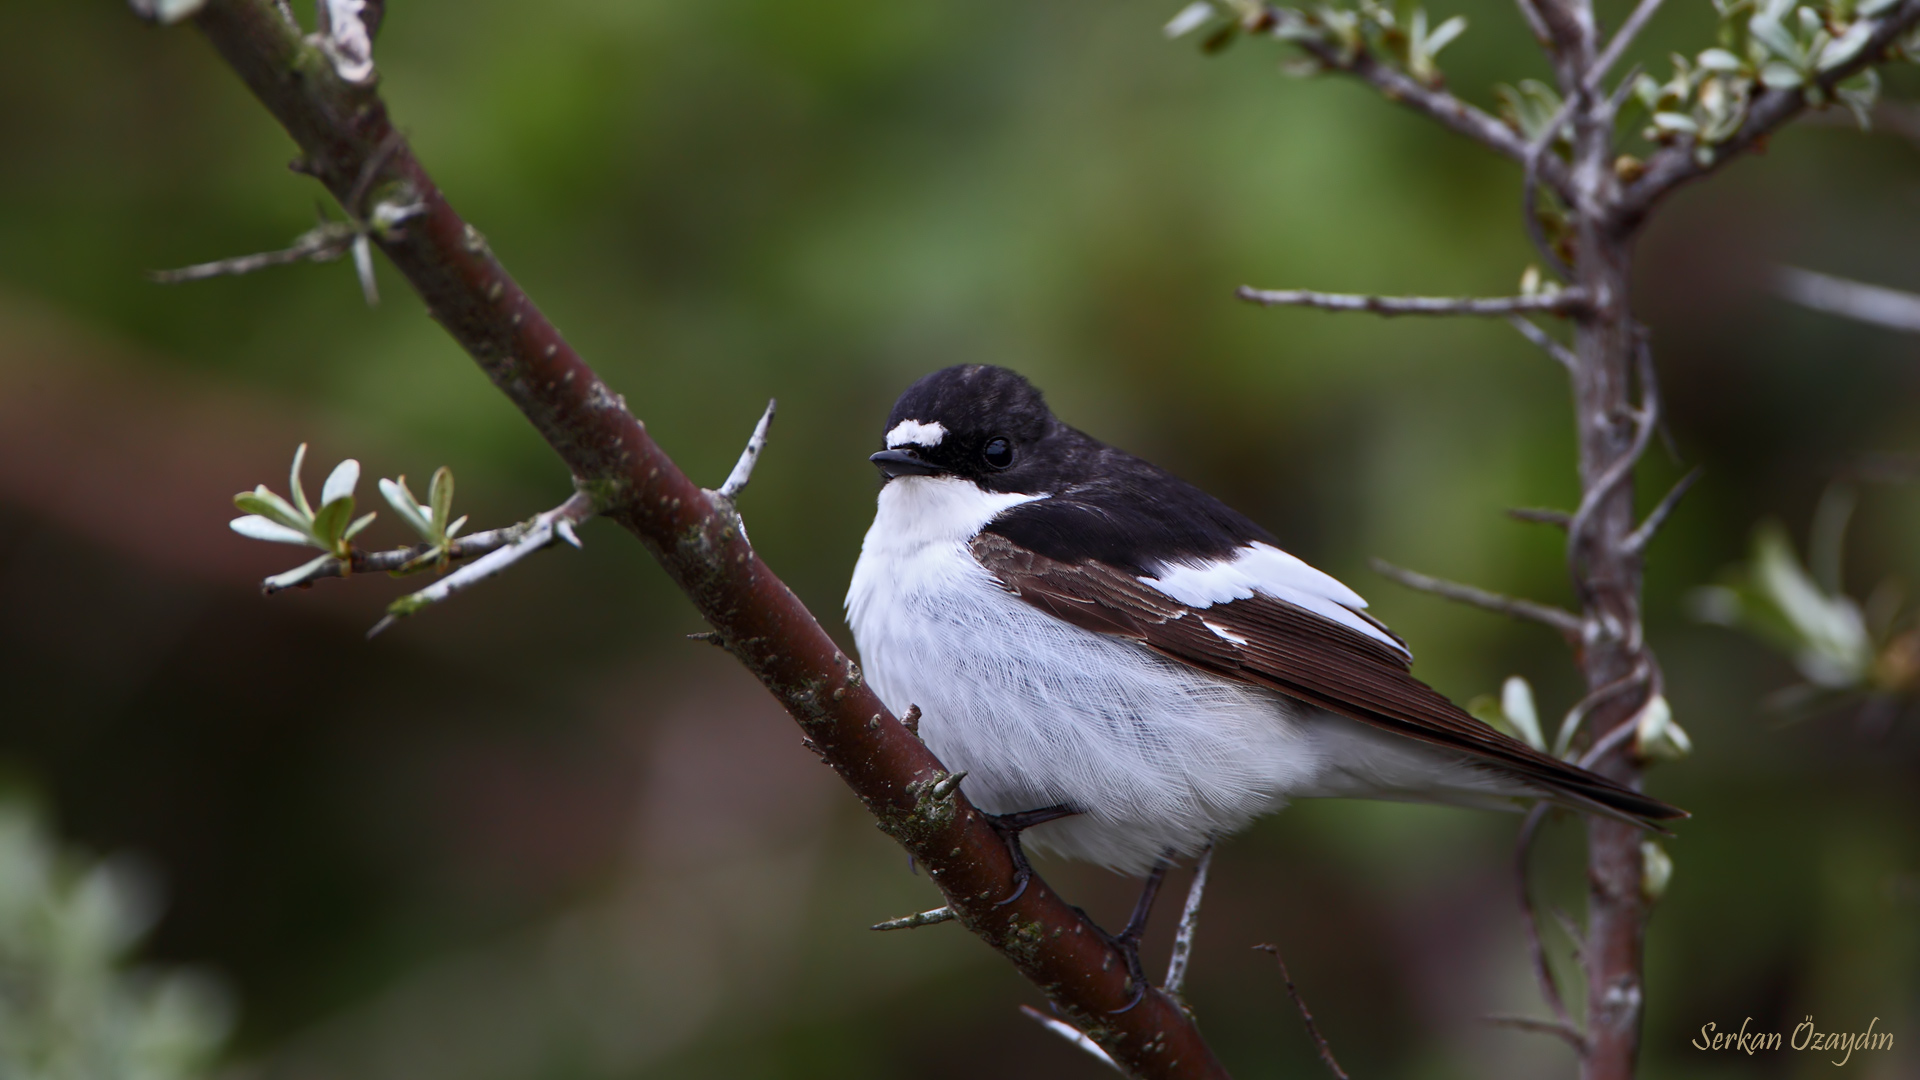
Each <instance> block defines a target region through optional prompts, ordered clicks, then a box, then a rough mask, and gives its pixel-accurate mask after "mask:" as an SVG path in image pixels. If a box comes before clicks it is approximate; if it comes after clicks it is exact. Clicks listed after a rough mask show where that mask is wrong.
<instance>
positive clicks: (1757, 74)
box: [1631, 0, 1920, 160]
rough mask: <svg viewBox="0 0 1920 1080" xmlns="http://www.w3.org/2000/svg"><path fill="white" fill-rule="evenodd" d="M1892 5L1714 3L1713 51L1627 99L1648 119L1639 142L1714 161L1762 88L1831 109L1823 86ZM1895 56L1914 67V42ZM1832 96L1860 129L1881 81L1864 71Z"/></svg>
mask: <svg viewBox="0 0 1920 1080" xmlns="http://www.w3.org/2000/svg"><path fill="white" fill-rule="evenodd" d="M1898 2H1899V0H1859V2H1855V0H1826V2H1824V3H1821V4H1802V3H1797V2H1796V0H1714V8H1715V10H1716V11H1718V12H1719V15H1720V29H1719V44H1718V45H1716V46H1715V47H1713V48H1710V49H1705V50H1703V51H1701V52H1700V53H1698V54H1697V55H1695V56H1694V57H1693V58H1692V59H1689V58H1687V57H1685V56H1681V55H1678V54H1675V55H1674V56H1673V57H1672V64H1673V74H1672V75H1671V76H1670V77H1669V78H1668V79H1666V80H1665V81H1664V82H1663V81H1661V80H1659V79H1656V78H1654V77H1653V76H1651V75H1647V74H1641V75H1639V76H1637V77H1636V78H1635V79H1634V82H1633V97H1632V99H1631V100H1632V102H1633V103H1634V104H1635V105H1637V106H1638V108H1639V110H1641V111H1642V112H1643V113H1644V116H1645V121H1646V126H1645V128H1644V129H1643V131H1642V135H1644V137H1645V138H1646V139H1647V140H1648V141H1650V142H1656V143H1663V142H1671V141H1673V140H1675V139H1678V138H1682V137H1687V138H1691V139H1692V140H1693V142H1694V143H1695V145H1697V146H1699V147H1701V148H1702V151H1703V156H1705V157H1706V158H1707V159H1708V160H1711V155H1712V151H1711V147H1713V146H1715V145H1717V144H1719V143H1722V142H1725V141H1726V140H1727V139H1729V138H1731V137H1732V136H1733V135H1734V133H1735V132H1737V131H1739V130H1740V125H1741V123H1742V121H1744V120H1745V119H1746V111H1747V106H1748V104H1749V103H1750V102H1751V101H1752V99H1753V97H1754V96H1755V95H1756V94H1757V93H1758V92H1760V91H1761V90H1762V89H1771V90H1794V89H1803V90H1805V92H1806V94H1807V99H1808V102H1809V103H1810V104H1812V105H1814V106H1816V107H1818V106H1823V105H1826V104H1828V101H1827V97H1826V94H1825V92H1824V91H1823V90H1822V88H1821V86H1820V85H1819V80H1820V78H1821V77H1822V76H1823V75H1825V74H1826V73H1827V72H1830V71H1832V70H1834V69H1835V68H1837V67H1840V66H1841V65H1843V64H1846V63H1847V62H1849V61H1851V60H1854V59H1857V58H1858V56H1859V53H1860V50H1861V49H1862V48H1863V47H1865V45H1866V43H1867V39H1868V38H1870V37H1871V36H1873V33H1874V31H1875V30H1876V29H1877V28H1878V26H1879V21H1878V20H1879V16H1881V15H1884V14H1886V13H1887V12H1888V11H1890V10H1891V9H1892V8H1893V7H1894V6H1895V5H1896V4H1897V3H1898ZM1894 52H1895V53H1896V54H1898V55H1901V56H1904V57H1905V58H1906V59H1909V60H1912V59H1916V58H1920V33H1913V34H1908V35H1907V36H1906V38H1904V39H1902V40H1901V41H1899V42H1897V43H1896V44H1895V46H1894ZM1834 93H1835V96H1836V97H1837V98H1838V100H1839V102H1840V104H1843V105H1845V106H1846V107H1847V108H1848V109H1849V110H1851V111H1852V112H1853V114H1854V117H1855V118H1856V119H1857V120H1858V121H1859V123H1860V125H1861V126H1862V127H1865V126H1866V125H1867V116H1868V111H1869V110H1870V109H1871V108H1872V107H1873V103H1874V101H1875V100H1876V99H1877V98H1878V96H1879V93H1880V77H1879V75H1878V74H1877V73H1876V72H1875V71H1874V69H1872V68H1868V69H1866V70H1865V71H1862V72H1860V73H1859V74H1856V75H1854V76H1852V77H1851V78H1848V79H1846V80H1845V81H1843V82H1841V83H1839V84H1838V85H1836V86H1835V87H1834ZM1636 122H1637V121H1636Z"/></svg>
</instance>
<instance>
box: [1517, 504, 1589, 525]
mask: <svg viewBox="0 0 1920 1080" xmlns="http://www.w3.org/2000/svg"><path fill="white" fill-rule="evenodd" d="M1507 516H1508V517H1510V518H1512V519H1514V520H1515V521H1526V522H1531V523H1532V524H1535V525H1557V526H1559V527H1560V528H1562V529H1564V528H1566V527H1567V526H1568V525H1571V524H1573V515H1572V514H1569V513H1567V512H1566V511H1565V510H1548V509H1545V508H1543V507H1537V506H1514V507H1509V508H1508V509H1507Z"/></svg>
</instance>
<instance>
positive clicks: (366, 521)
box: [341, 513, 380, 540]
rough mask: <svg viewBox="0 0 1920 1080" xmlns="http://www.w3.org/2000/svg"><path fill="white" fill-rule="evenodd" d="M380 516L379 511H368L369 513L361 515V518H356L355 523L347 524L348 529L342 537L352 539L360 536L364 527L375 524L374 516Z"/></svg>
mask: <svg viewBox="0 0 1920 1080" xmlns="http://www.w3.org/2000/svg"><path fill="white" fill-rule="evenodd" d="M379 516H380V515H379V514H378V513H367V514H364V515H362V516H361V517H360V518H359V519H358V520H356V521H355V522H354V523H353V524H351V525H349V526H347V531H346V532H345V533H343V534H342V535H341V539H343V540H351V539H353V538H354V537H356V536H359V535H360V530H362V529H364V528H366V527H367V526H369V525H371V524H373V519H374V518H377V517H379Z"/></svg>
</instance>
